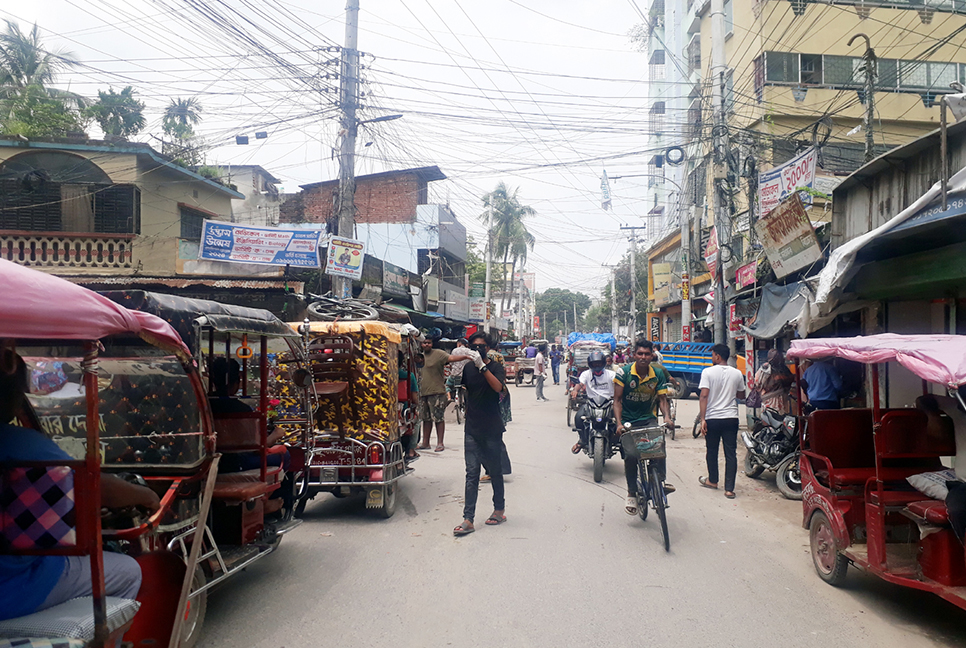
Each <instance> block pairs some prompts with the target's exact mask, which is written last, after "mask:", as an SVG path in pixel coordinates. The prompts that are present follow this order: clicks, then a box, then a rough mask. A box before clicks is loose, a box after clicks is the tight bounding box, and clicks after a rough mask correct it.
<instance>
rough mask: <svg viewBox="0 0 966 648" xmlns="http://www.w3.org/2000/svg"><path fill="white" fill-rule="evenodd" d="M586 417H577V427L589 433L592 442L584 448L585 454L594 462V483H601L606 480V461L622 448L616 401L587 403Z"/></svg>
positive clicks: (610, 399) (611, 399) (588, 436)
mask: <svg viewBox="0 0 966 648" xmlns="http://www.w3.org/2000/svg"><path fill="white" fill-rule="evenodd" d="M584 412H586V414H585V415H584V416H578V417H577V421H576V423H577V426H578V429H579V426H584V429H586V430H587V431H588V435H587V438H588V440H589V441H590V443H588V444H587V445H586V446H584V452H585V453H587V455H588V456H589V457H590V458H591V459H593V460H594V481H595V482H598V483H600V482H601V481H602V480H603V479H604V461H606V460H607V459H610V458H611V457H613V456H614V455H615V454H616V453H617V451H618V448H619V447H620V442H619V439H618V437H617V421H616V420H615V419H614V399H613V398H608V399H607V400H605V401H604V402H603V403H599V404H598V403H594V402H593V401H587V407H586V409H585V410H584Z"/></svg>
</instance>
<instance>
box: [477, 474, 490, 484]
mask: <svg viewBox="0 0 966 648" xmlns="http://www.w3.org/2000/svg"><path fill="white" fill-rule="evenodd" d="M490 479H491V477H490V476H489V475H483V476H482V477H480V483H482V482H488V481H490Z"/></svg>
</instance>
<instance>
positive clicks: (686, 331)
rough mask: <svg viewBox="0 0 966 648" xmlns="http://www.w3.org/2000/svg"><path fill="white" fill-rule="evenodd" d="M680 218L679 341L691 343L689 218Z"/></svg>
mask: <svg viewBox="0 0 966 648" xmlns="http://www.w3.org/2000/svg"><path fill="white" fill-rule="evenodd" d="M693 212H694V207H693V206H692V207H691V209H690V210H688V215H687V217H682V218H681V341H682V342H690V341H691V216H692V214H693Z"/></svg>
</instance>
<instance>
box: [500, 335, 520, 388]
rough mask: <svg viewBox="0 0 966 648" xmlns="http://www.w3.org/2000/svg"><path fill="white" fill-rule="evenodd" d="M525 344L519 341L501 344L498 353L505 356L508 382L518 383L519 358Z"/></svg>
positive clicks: (504, 362) (504, 363)
mask: <svg viewBox="0 0 966 648" xmlns="http://www.w3.org/2000/svg"><path fill="white" fill-rule="evenodd" d="M522 344H523V343H522V342H520V341H518V340H510V341H505V342H500V343H499V344H498V345H497V351H499V352H500V354H501V355H502V356H503V370H504V371H505V372H506V381H507V382H511V381H516V378H517V358H518V357H519V356H520V353H521V351H522V346H521V345H522Z"/></svg>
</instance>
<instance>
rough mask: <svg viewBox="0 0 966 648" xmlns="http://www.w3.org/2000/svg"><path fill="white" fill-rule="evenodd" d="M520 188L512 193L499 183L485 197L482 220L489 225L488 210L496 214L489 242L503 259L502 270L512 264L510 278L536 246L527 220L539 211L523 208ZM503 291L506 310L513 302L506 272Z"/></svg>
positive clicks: (504, 184)
mask: <svg viewBox="0 0 966 648" xmlns="http://www.w3.org/2000/svg"><path fill="white" fill-rule="evenodd" d="M517 191H518V189H514V190H513V191H510V189H509V188H508V187H507V186H506V183H504V182H500V183H499V184H498V185H497V186H496V189H494V190H493V191H491V192H490V193H488V194H485V195H484V196H483V206H484V207H486V208H487V211H484V212H483V214H481V215H480V220H482V221H483V222H484V223H486V222H488V219H489V210H490V209H492V211H493V225H492V227H491V229H490V231H489V235H490V240H491V241H492V243H493V256H494V257H495V258H500V257H502V258H503V265H502V267H503V268H506V264H507V262H510V263H511V268H510V277H513V276H514V274H515V273H516V268H517V266H518V265H519V266H520V267H521V268H522V267H523V266H524V265H525V264H526V261H527V252H528V251H529V250H532V249H533V247H534V245H536V242H537V239H536V237H534V236H533V234H531V233H530V231H529V230H528V229H527V226H526V224H525V223H524V220H526V219H527V218H529V217H530V216H533V215H535V214H536V213H537V212H536V210H535V209H533V207H530V206H528V205H521V204H520V200H519V198H518V197H517ZM502 283H503V285H502V292H503V302H504V308H507V307H508V306H509V303H510V301H509V300H510V295H509V293H508V292H507V276H506V274H505V273H504V275H503V281H502Z"/></svg>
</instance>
